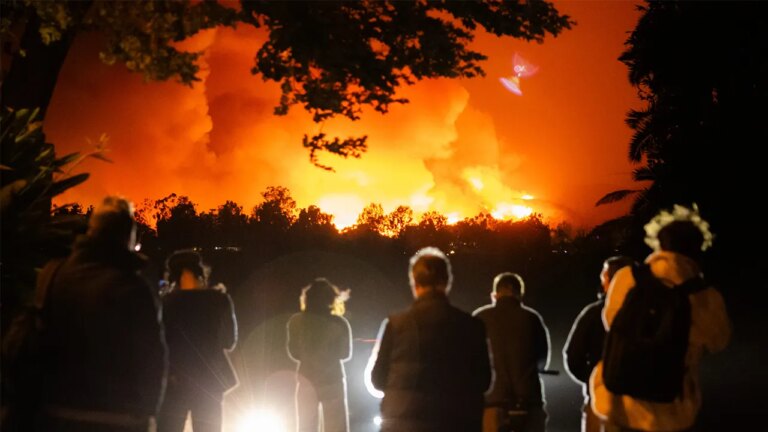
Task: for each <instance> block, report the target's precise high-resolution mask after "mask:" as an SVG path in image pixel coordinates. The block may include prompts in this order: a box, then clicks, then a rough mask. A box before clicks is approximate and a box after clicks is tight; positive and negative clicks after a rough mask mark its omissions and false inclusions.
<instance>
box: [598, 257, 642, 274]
mask: <svg viewBox="0 0 768 432" xmlns="http://www.w3.org/2000/svg"><path fill="white" fill-rule="evenodd" d="M634 263H635V260H633V259H632V258H630V257H628V256H624V255H616V256H612V257H610V258H608V259H607V260H605V261H603V265H604V266H605V267H606V275H607V276H608V280H611V279H613V275H615V274H616V272H617V271H619V270H620V269H622V268H624V267H627V266H631V265H632V264H634Z"/></svg>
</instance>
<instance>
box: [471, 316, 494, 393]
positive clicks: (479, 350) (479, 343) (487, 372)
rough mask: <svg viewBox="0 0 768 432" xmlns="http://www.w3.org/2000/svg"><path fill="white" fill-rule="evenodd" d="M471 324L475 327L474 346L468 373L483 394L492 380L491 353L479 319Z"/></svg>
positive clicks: (483, 326)
mask: <svg viewBox="0 0 768 432" xmlns="http://www.w3.org/2000/svg"><path fill="white" fill-rule="evenodd" d="M473 323H474V324H475V326H476V329H475V337H474V339H473V343H474V344H475V346H474V347H473V348H472V351H471V352H472V354H473V356H472V360H471V361H472V368H471V369H470V371H472V372H471V373H472V374H473V376H474V377H475V378H476V380H475V383H476V384H477V389H478V391H479V392H481V393H484V392H485V391H486V390H488V389H489V388H490V387H491V381H492V379H493V373H492V369H491V351H490V347H489V346H488V338H487V337H486V333H485V324H483V322H482V321H481V320H480V319H479V318H475V319H474V320H473Z"/></svg>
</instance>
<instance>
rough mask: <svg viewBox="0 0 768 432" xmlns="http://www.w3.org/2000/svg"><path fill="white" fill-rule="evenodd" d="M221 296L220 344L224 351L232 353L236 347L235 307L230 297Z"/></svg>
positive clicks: (223, 294) (224, 294) (227, 295)
mask: <svg viewBox="0 0 768 432" xmlns="http://www.w3.org/2000/svg"><path fill="white" fill-rule="evenodd" d="M222 296H223V298H222V311H221V344H222V348H224V349H225V350H227V351H232V350H233V349H235V345H237V317H236V316H235V305H234V304H233V303H232V297H230V296H229V294H226V293H222Z"/></svg>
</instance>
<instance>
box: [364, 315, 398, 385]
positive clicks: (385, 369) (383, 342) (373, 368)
mask: <svg viewBox="0 0 768 432" xmlns="http://www.w3.org/2000/svg"><path fill="white" fill-rule="evenodd" d="M392 343H393V341H392V328H391V326H390V322H389V319H385V320H384V321H383V322H382V323H381V329H380V330H379V337H378V338H377V341H376V345H375V346H374V347H373V352H371V358H370V359H369V360H368V367H367V368H366V370H367V371H370V373H369V375H370V382H371V384H373V387H374V388H375V389H377V390H380V391H383V390H384V387H385V386H386V384H387V377H388V376H389V355H390V352H391V351H392Z"/></svg>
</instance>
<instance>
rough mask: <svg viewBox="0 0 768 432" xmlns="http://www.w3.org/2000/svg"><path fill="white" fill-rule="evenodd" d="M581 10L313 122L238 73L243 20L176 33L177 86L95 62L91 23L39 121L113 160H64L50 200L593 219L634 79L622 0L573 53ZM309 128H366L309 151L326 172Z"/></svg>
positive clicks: (67, 144)
mask: <svg viewBox="0 0 768 432" xmlns="http://www.w3.org/2000/svg"><path fill="white" fill-rule="evenodd" d="M569 5H570V4H569ZM570 7H571V8H574V9H576V8H580V9H584V8H585V7H584V6H578V5H576V4H573V5H570ZM612 7H613V8H614V9H615V8H617V7H618V8H619V9H621V10H625V9H626V10H627V11H628V10H630V9H631V5H630V6H627V5H624V6H621V5H614V6H612ZM590 11H591V12H590V13H591V14H592V15H594V17H593V16H592V15H588V14H586V12H585V15H583V16H579V15H578V14H577V13H576V12H575V11H566V12H567V13H571V14H573V15H574V16H575V17H576V19H577V20H578V21H579V27H578V28H577V29H576V30H574V31H572V32H567V33H566V34H564V35H563V36H562V37H561V38H558V39H551V40H548V41H547V42H546V43H545V44H543V45H540V46H530V45H527V44H524V43H522V42H518V41H513V42H510V41H499V40H497V39H495V38H491V37H490V36H483V37H481V38H479V40H478V44H480V45H481V47H480V48H481V49H482V50H483V51H485V52H486V53H488V54H489V56H490V58H491V60H490V61H489V62H488V64H487V65H486V70H487V71H488V77H486V78H483V79H476V80H472V81H456V80H431V81H424V82H420V83H418V84H416V85H414V86H412V87H408V88H404V89H403V90H402V94H401V95H402V96H403V97H406V98H408V99H409V100H410V103H409V104H407V105H404V106H394V107H393V108H392V109H391V112H390V113H389V114H387V115H380V114H378V113H375V112H372V111H369V112H365V113H364V115H363V119H362V120H360V121H357V122H352V121H348V120H345V119H334V120H330V121H328V122H326V123H324V124H320V125H318V124H315V123H313V122H312V121H311V119H310V116H309V115H308V114H307V113H305V112H304V111H302V110H301V109H300V108H298V107H296V108H294V109H292V110H291V111H290V112H289V114H288V115H286V116H281V117H278V116H274V115H273V108H274V106H275V105H276V104H277V102H278V98H279V89H278V87H277V85H276V84H274V83H267V82H264V81H262V79H261V78H260V77H259V76H254V75H251V74H250V68H251V66H252V64H253V55H254V53H255V52H256V50H257V49H258V47H259V46H260V45H261V43H262V42H263V41H264V37H265V35H264V34H262V33H260V32H259V31H257V30H252V29H244V28H240V29H237V30H232V29H218V30H211V31H208V32H205V33H203V34H200V35H198V36H196V37H195V38H193V39H192V40H190V41H187V42H185V45H186V46H187V48H189V49H195V50H200V49H205V50H206V51H205V52H206V54H205V56H204V57H203V58H202V59H201V69H202V72H201V74H200V78H201V81H200V82H198V83H197V84H195V85H194V86H193V87H191V88H189V87H185V86H183V85H180V84H178V83H175V82H166V83H157V82H149V83H147V82H143V81H142V78H141V77H140V76H138V75H133V74H130V73H128V72H127V71H126V70H124V69H123V68H122V67H120V66H113V67H109V66H105V65H103V64H101V63H100V62H99V60H98V55H97V54H96V53H97V51H98V48H99V40H98V38H97V37H85V38H82V39H80V40H78V41H77V42H76V44H75V47H74V48H73V51H72V52H71V54H70V56H69V57H68V59H67V63H66V65H65V67H64V69H63V71H62V73H61V77H60V81H59V85H58V87H57V90H56V94H55V95H54V100H53V103H52V105H51V108H50V111H49V116H48V119H47V123H46V132H47V134H48V138H49V140H50V141H51V142H54V143H55V144H56V145H57V148H58V151H59V152H60V153H62V152H65V151H77V150H82V149H85V148H87V144H86V138H90V139H94V138H96V137H98V136H99V135H101V134H102V133H105V134H107V135H108V136H109V137H110V141H109V147H110V148H111V153H110V154H109V155H108V156H109V157H110V158H111V159H113V160H114V161H115V163H114V164H106V163H102V162H100V161H89V162H86V163H84V164H83V166H81V167H78V170H82V171H87V172H90V173H91V179H90V180H89V181H88V182H86V183H85V184H84V185H82V186H80V187H78V188H75V189H74V190H72V191H71V192H68V193H67V194H66V195H64V196H63V197H62V198H61V199H60V200H59V201H60V203H61V202H72V201H78V202H81V203H84V204H89V203H93V202H96V201H97V200H98V199H99V198H101V197H102V196H104V195H105V194H108V193H119V194H123V195H125V196H127V197H128V198H130V199H133V200H134V201H137V202H141V201H143V200H144V199H145V198H150V199H157V198H160V197H163V196H166V195H168V194H170V193H174V192H175V193H177V194H180V195H188V196H189V197H190V198H191V199H192V200H193V201H194V202H196V203H198V204H199V210H207V209H210V208H214V207H216V206H218V205H220V204H222V203H223V202H224V201H226V200H234V201H236V202H238V203H240V204H241V205H244V206H245V207H246V208H247V209H249V208H250V207H252V206H253V205H255V204H257V203H258V202H260V201H261V196H260V193H261V192H262V191H264V190H265V188H266V187H267V186H272V185H281V186H286V187H288V188H289V189H290V191H291V193H292V195H293V197H294V198H295V199H296V201H297V203H298V205H299V206H300V207H305V206H308V205H311V204H315V205H319V206H320V207H321V208H322V209H323V210H325V211H327V212H330V213H332V214H334V215H335V221H336V223H337V225H340V226H345V225H349V224H351V223H353V222H354V220H355V218H356V216H357V214H358V213H359V212H360V210H361V209H362V208H363V207H364V206H365V205H367V204H368V203H371V202H378V203H381V204H382V205H383V207H384V209H385V210H386V211H389V210H392V209H394V208H395V207H397V206H398V205H409V206H411V207H412V208H413V209H414V210H415V212H416V213H417V214H418V213H421V212H424V211H427V210H437V211H439V212H441V213H443V214H446V215H452V216H453V217H454V218H456V217H459V218H463V217H467V216H472V215H475V214H477V213H478V212H479V211H487V212H491V213H493V214H494V215H498V216H499V217H505V218H506V217H520V216H524V215H525V214H527V213H529V212H530V211H534V212H540V213H543V214H544V216H545V217H546V218H550V219H552V220H553V221H559V220H562V219H568V220H571V221H572V222H573V223H575V224H577V225H589V224H594V223H596V222H597V221H599V220H600V219H604V218H605V214H606V213H605V212H603V213H602V214H599V213H594V211H593V210H592V208H591V207H592V204H593V203H594V202H595V201H596V200H597V198H599V196H600V195H602V194H603V193H605V192H609V191H610V190H613V189H616V188H618V187H623V186H626V185H627V183H628V180H629V176H628V173H629V171H630V168H629V166H628V164H627V163H626V162H625V160H624V159H625V156H624V155H625V153H626V152H625V150H624V149H625V146H626V143H627V140H628V137H629V131H628V129H626V127H625V126H624V125H623V122H622V120H623V115H624V113H625V112H626V110H627V109H628V108H629V107H630V106H631V104H633V103H634V93H633V90H632V89H631V88H630V87H629V85H628V84H627V83H626V82H625V81H626V79H625V78H624V75H625V72H624V71H623V66H621V65H620V64H619V63H618V62H616V61H615V58H616V57H617V56H618V54H619V53H620V51H621V44H622V42H623V38H624V37H625V34H624V32H625V31H626V30H629V29H631V26H632V24H634V17H635V15H633V14H629V13H625V14H626V15H627V17H628V18H627V20H626V23H624V27H621V25H615V26H614V27H615V28H610V29H609V30H610V31H611V32H612V33H611V34H612V35H613V38H614V40H613V42H614V43H613V45H612V47H613V48H612V49H613V51H609V52H608V53H604V52H602V51H597V52H594V53H591V54H589V52H588V53H587V54H588V55H587V54H584V55H582V54H580V53H575V52H574V51H577V50H574V49H573V46H574V45H577V46H578V45H579V44H584V43H590V42H589V41H591V40H592V39H594V38H595V35H594V33H595V32H596V31H598V30H600V29H602V27H597V28H591V30H590V31H591V32H592V33H586V32H585V34H583V35H581V36H580V37H579V38H575V37H574V36H576V35H580V34H581V33H579V32H580V31H584V29H583V27H584V26H585V25H588V20H587V19H586V18H585V17H592V18H595V19H596V17H597V16H599V14H602V13H613V12H611V11H603V12H601V11H593V10H590ZM625 12H626V11H625ZM630 18H632V19H630ZM585 21H586V22H585ZM599 25H601V24H598V26H599ZM589 29H590V28H587V30H589ZM600 31H607V30H605V29H603V30H600ZM585 40H586V42H585ZM591 43H596V42H595V41H592V42H591ZM599 43H604V42H603V41H602V39H601V40H599ZM582 49H586V48H582ZM515 50H524V52H525V53H526V58H529V59H531V61H534V62H539V65H541V66H542V69H541V72H540V74H539V75H538V76H536V77H534V78H531V79H530V80H529V81H526V82H525V83H524V85H525V86H526V87H525V89H524V91H525V92H526V93H525V95H524V96H522V97H520V96H516V95H512V94H509V93H506V92H505V90H504V89H503V88H501V86H500V85H499V84H498V80H497V78H498V76H503V75H505V74H508V72H509V71H508V70H507V69H509V68H510V67H511V60H510V59H511V53H512V52H514V51H515ZM585 56H586V58H582V57H585ZM595 58H599V59H600V62H598V63H595V61H596V60H595ZM609 61H610V62H611V63H610V64H611V66H610V69H609V70H607V69H605V65H606V64H609V63H608V62H609ZM564 65H567V67H569V68H572V70H563V69H562V68H563V67H564ZM596 68H602V69H603V70H602V72H604V73H603V76H602V78H601V79H602V80H603V81H604V82H602V83H601V82H595V81H594V80H593V78H594V77H592V78H590V76H589V75H588V74H589V73H593V72H594V71H595V70H596ZM605 72H608V73H607V74H606V73H605ZM589 92H591V94H590V93H589ZM609 108H610V109H609ZM321 130H322V131H323V132H326V133H328V134H330V135H340V136H349V135H368V137H369V139H368V144H369V150H368V152H367V153H366V154H365V155H364V156H363V157H362V159H350V160H344V159H341V158H338V157H336V156H333V155H322V156H321V162H322V163H323V164H325V165H331V166H333V167H334V169H335V172H328V171H324V170H321V169H319V168H316V167H315V166H313V165H312V164H311V163H310V162H309V158H308V153H307V151H306V150H305V149H304V148H302V146H301V139H302V136H303V135H304V134H305V133H309V134H314V133H317V132H319V131H321ZM554 203H560V204H554ZM565 207H568V208H571V209H575V210H565ZM612 211H613V212H614V213H615V212H616V209H613V210H612ZM588 212H589V213H590V215H588V216H585V215H586V214H587V213H588ZM593 213H594V215H593ZM595 215H596V216H595Z"/></svg>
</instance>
